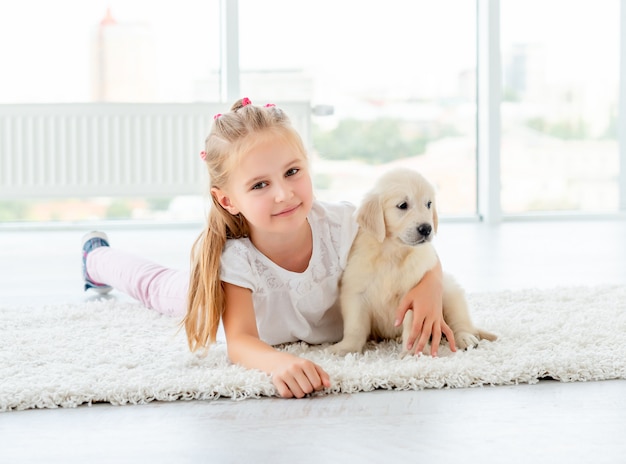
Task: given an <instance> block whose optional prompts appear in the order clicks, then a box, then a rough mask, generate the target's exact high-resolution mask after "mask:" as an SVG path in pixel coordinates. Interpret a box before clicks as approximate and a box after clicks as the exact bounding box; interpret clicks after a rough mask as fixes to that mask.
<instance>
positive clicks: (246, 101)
mask: <svg viewBox="0 0 626 464" xmlns="http://www.w3.org/2000/svg"><path fill="white" fill-rule="evenodd" d="M251 104H252V102H251V101H250V99H249V98H248V97H244V98H242V99H241V106H248V105H251Z"/></svg>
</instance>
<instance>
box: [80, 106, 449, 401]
mask: <svg viewBox="0 0 626 464" xmlns="http://www.w3.org/2000/svg"><path fill="white" fill-rule="evenodd" d="M203 160H204V162H205V164H206V166H207V169H208V172H209V179H210V189H211V199H212V201H213V204H212V207H211V209H210V212H209V214H208V220H207V225H206V228H205V229H204V231H203V232H202V233H201V234H200V236H199V237H198V239H197V240H196V242H195V244H194V246H193V249H192V262H191V272H185V271H177V270H172V269H168V268H164V267H162V266H159V265H157V264H155V263H152V262H150V261H146V260H144V259H142V258H138V257H136V256H133V255H131V254H128V253H124V252H122V251H120V250H115V249H113V248H110V247H109V246H108V238H107V237H106V235H105V234H104V233H102V232H92V233H90V234H87V235H86V236H85V237H84V240H83V273H84V278H85V288H86V289H88V288H91V289H94V290H95V291H98V292H100V293H106V292H108V291H110V290H111V289H112V288H113V287H114V288H118V289H119V290H121V291H123V292H125V293H128V294H129V295H131V296H133V297H134V298H137V299H139V300H140V301H141V302H142V303H143V304H144V305H146V306H147V307H149V308H153V309H155V310H157V311H159V312H161V313H165V314H171V315H175V316H182V315H183V314H184V326H185V330H186V333H187V339H188V343H189V347H190V349H191V350H192V351H195V350H200V349H206V348H208V347H209V346H210V345H211V344H212V343H214V342H215V341H216V336H217V333H218V328H219V326H220V323H221V324H222V325H223V329H224V333H225V336H226V343H227V350H228V356H229V358H230V360H231V361H232V362H233V363H236V364H239V365H242V366H245V367H248V368H251V369H260V370H262V371H264V372H266V373H267V374H269V375H270V376H271V378H272V382H273V383H274V385H275V386H276V388H277V390H278V392H279V394H280V395H281V396H283V397H286V398H290V397H296V398H302V397H303V396H305V395H307V394H309V393H312V392H313V391H316V390H321V389H323V388H328V387H330V378H329V376H328V374H327V373H326V372H325V371H324V369H323V368H322V366H319V365H317V364H315V363H313V362H311V361H309V360H306V359H303V358H300V357H297V356H294V355H292V354H289V353H286V352H284V351H281V350H278V349H276V348H275V347H274V346H275V345H279V344H283V343H288V342H294V341H299V340H301V341H305V342H307V343H310V344H321V343H329V342H337V341H339V340H340V339H341V337H342V322H341V315H340V311H339V308H338V305H337V296H338V283H339V279H340V277H341V273H342V272H343V269H344V267H345V264H346V260H347V256H348V252H349V250H350V246H351V244H352V240H353V239H354V236H355V233H356V229H357V225H356V222H355V220H354V218H353V213H354V206H352V205H350V204H348V203H324V202H320V201H317V200H315V198H314V196H313V188H312V183H311V175H310V172H309V166H308V159H307V154H306V150H305V148H304V146H303V143H302V140H301V138H300V136H299V135H298V133H297V132H296V131H295V129H294V128H293V127H292V126H291V124H290V122H289V119H288V118H287V116H286V115H285V113H284V112H283V111H282V110H281V109H280V108H278V107H276V106H275V105H272V104H268V105H264V106H256V105H252V103H251V102H250V100H249V99H247V98H244V99H242V100H239V101H237V102H236V103H235V104H234V105H233V106H232V108H231V110H230V111H229V112H227V113H224V114H218V115H216V116H215V120H214V124H213V127H212V129H211V132H210V134H209V136H208V137H207V139H206V147H205V151H204V152H203ZM409 309H412V310H413V311H414V314H415V317H414V325H413V331H412V337H411V339H410V340H409V345H413V344H414V343H417V351H421V350H422V349H423V348H424V346H425V344H426V343H427V341H428V340H431V339H432V343H431V345H432V352H433V354H435V355H436V352H437V349H438V346H439V343H440V340H441V336H442V334H445V335H446V337H447V339H448V340H449V342H450V346H451V348H452V349H453V350H454V335H453V333H452V331H451V330H450V328H449V327H448V326H447V325H446V323H445V322H444V320H443V316H442V305H441V267H440V266H439V267H438V268H436V269H435V270H433V271H431V272H430V273H429V274H427V276H426V277H425V279H423V280H422V281H421V282H420V284H419V285H418V286H416V287H415V288H414V289H412V290H411V291H410V292H409V293H408V294H407V295H406V296H405V298H404V299H403V301H402V304H401V306H400V307H399V308H398V310H397V320H398V324H399V323H401V320H402V319H403V317H404V314H405V313H406V312H407V311H408V310H409Z"/></svg>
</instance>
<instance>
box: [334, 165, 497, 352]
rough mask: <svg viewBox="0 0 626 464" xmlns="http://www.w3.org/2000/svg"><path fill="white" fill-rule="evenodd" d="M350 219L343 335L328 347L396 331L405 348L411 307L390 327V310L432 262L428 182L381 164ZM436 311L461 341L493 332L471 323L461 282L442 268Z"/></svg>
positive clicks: (346, 346) (472, 342) (357, 346)
mask: <svg viewBox="0 0 626 464" xmlns="http://www.w3.org/2000/svg"><path fill="white" fill-rule="evenodd" d="M357 222H358V224H359V232H358V233H357V236H356V238H355V240H354V243H353V245H352V249H351V250H350V255H349V257H348V263H347V266H346V269H345V271H344V274H343V277H342V281H341V289H340V302H341V313H342V315H343V324H344V328H343V339H342V341H341V342H339V343H337V344H335V345H333V346H331V347H330V350H331V352H333V353H337V354H346V353H349V352H359V351H362V350H363V348H364V347H365V344H366V343H367V341H368V339H374V340H380V339H394V338H397V337H399V336H400V335H402V346H403V348H404V350H405V353H406V352H407V351H406V346H407V339H408V337H409V333H410V330H411V325H412V323H413V311H409V312H408V313H407V315H406V317H405V318H404V321H403V324H402V327H394V317H395V312H396V309H397V308H398V306H399V304H400V300H401V298H402V297H404V295H405V294H406V293H407V292H408V291H409V290H410V289H412V288H413V287H415V285H417V283H418V282H419V281H420V280H421V279H422V277H423V276H424V274H425V273H426V272H427V271H428V270H430V269H432V268H433V267H434V266H435V265H436V264H437V260H438V257H437V253H436V251H435V248H434V247H433V245H432V243H431V240H432V238H433V236H434V235H435V233H436V232H437V209H436V207H435V191H434V188H433V187H432V186H431V184H430V183H429V182H428V181H427V180H426V179H425V178H424V177H423V176H421V175H420V174H419V173H417V172H415V171H411V170H408V169H395V170H392V171H389V172H387V173H386V174H384V175H383V176H381V178H380V179H379V180H378V182H377V183H376V185H375V186H374V188H373V189H372V190H371V191H370V192H369V193H367V194H366V195H365V198H364V200H363V203H362V204H361V206H360V207H359V209H358V210H357ZM443 316H444V319H445V321H446V323H447V324H448V325H449V326H450V329H452V331H453V332H454V338H455V341H456V346H457V347H459V348H461V349H465V348H468V347H473V346H476V345H477V344H478V342H479V340H480V339H487V340H495V339H496V338H497V337H496V336H495V335H493V334H490V333H488V332H484V331H482V330H479V329H477V328H476V327H474V325H473V324H472V321H471V319H470V315H469V310H468V305H467V301H466V299H465V294H464V291H463V289H462V288H461V287H460V286H459V285H458V284H457V283H456V281H455V280H454V279H453V278H452V277H451V276H450V275H448V274H445V273H444V276H443ZM415 345H417V343H415ZM424 352H425V353H429V352H430V348H429V347H427V348H426V349H425V350H424Z"/></svg>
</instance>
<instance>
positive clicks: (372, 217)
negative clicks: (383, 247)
mask: <svg viewBox="0 0 626 464" xmlns="http://www.w3.org/2000/svg"><path fill="white" fill-rule="evenodd" d="M356 221H357V223H358V224H359V226H361V228H362V229H363V230H366V231H367V232H369V233H371V234H373V235H374V237H375V238H376V240H378V241H379V242H380V243H382V242H383V240H385V235H386V231H385V215H384V213H383V206H382V204H381V203H380V199H379V198H378V195H374V194H368V195H366V196H365V198H364V199H363V203H361V206H360V207H359V211H358V212H357V216H356Z"/></svg>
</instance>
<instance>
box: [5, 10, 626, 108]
mask: <svg viewBox="0 0 626 464" xmlns="http://www.w3.org/2000/svg"><path fill="white" fill-rule="evenodd" d="M0 1H1V2H2V14H0V63H2V69H1V70H0V103H2V102H4V103H9V102H11V103H13V102H41V101H47V102H53V101H88V100H89V93H90V69H89V58H90V49H89V47H90V40H91V37H92V34H93V32H94V29H95V26H96V25H97V23H98V22H99V20H100V19H101V18H102V17H103V16H104V14H105V12H106V9H107V7H111V10H112V13H113V16H114V17H115V18H116V19H117V20H118V21H121V22H141V23H146V24H148V25H150V27H151V28H152V30H153V33H154V38H155V46H156V49H157V53H158V57H159V58H158V63H157V71H156V74H157V78H158V82H159V84H158V88H159V93H160V95H161V96H162V98H164V99H166V100H170V101H171V100H181V101H186V100H188V99H189V98H191V87H192V86H193V82H194V81H196V80H198V79H202V78H205V77H206V76H207V75H208V74H209V73H210V72H211V71H214V70H216V69H217V68H218V66H219V1H218V0H164V1H159V2H155V1H153V0H19V1H10V0H0ZM618 12H619V1H618V0H585V1H583V0H578V1H576V2H571V1H568V0H502V1H501V13H502V18H503V19H502V30H501V34H502V42H503V45H505V44H509V43H515V42H539V43H542V42H543V43H546V53H547V54H548V60H549V62H550V63H551V64H552V67H551V68H550V70H548V71H549V73H548V74H549V76H554V77H555V78H561V77H567V78H576V77H579V78H580V79H585V78H588V77H589V76H591V77H592V78H594V79H595V78H597V79H602V78H606V79H608V78H611V79H612V78H613V74H614V73H615V72H617V66H618V55H617V50H618V48H617V47H618V44H619V35H618V20H619V15H618ZM239 13H240V36H241V39H240V40H241V42H240V61H241V67H242V68H243V69H251V68H253V69H262V68H264V69H272V68H282V69H284V68H292V69H293V68H297V67H301V68H304V69H305V70H306V71H307V72H310V73H311V74H312V75H313V76H314V77H315V79H316V85H317V86H318V88H319V89H320V90H319V92H321V93H322V94H323V97H326V98H332V97H333V95H334V94H335V93H337V92H339V93H341V92H347V91H357V92H358V91H362V92H367V91H372V92H374V91H375V92H382V93H385V92H386V91H394V90H396V91H399V92H402V91H403V89H405V88H420V89H422V90H423V91H424V92H426V93H427V92H431V91H432V92H444V91H445V89H448V88H451V87H453V86H454V85H456V79H457V74H458V73H459V72H460V71H462V70H467V69H471V68H472V67H473V62H474V58H475V56H474V53H475V50H474V34H475V31H474V19H475V9H474V4H473V2H472V1H470V0H438V1H431V0H386V1H385V2H379V1H373V0H311V1H293V0H264V1H259V0H240V1H239ZM554 56H559V57H560V58H561V61H560V62H555V60H554V59H553V57H554ZM557 61H558V60H557ZM573 70H574V71H573ZM550 73H551V74H550ZM549 76H548V77H549Z"/></svg>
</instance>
